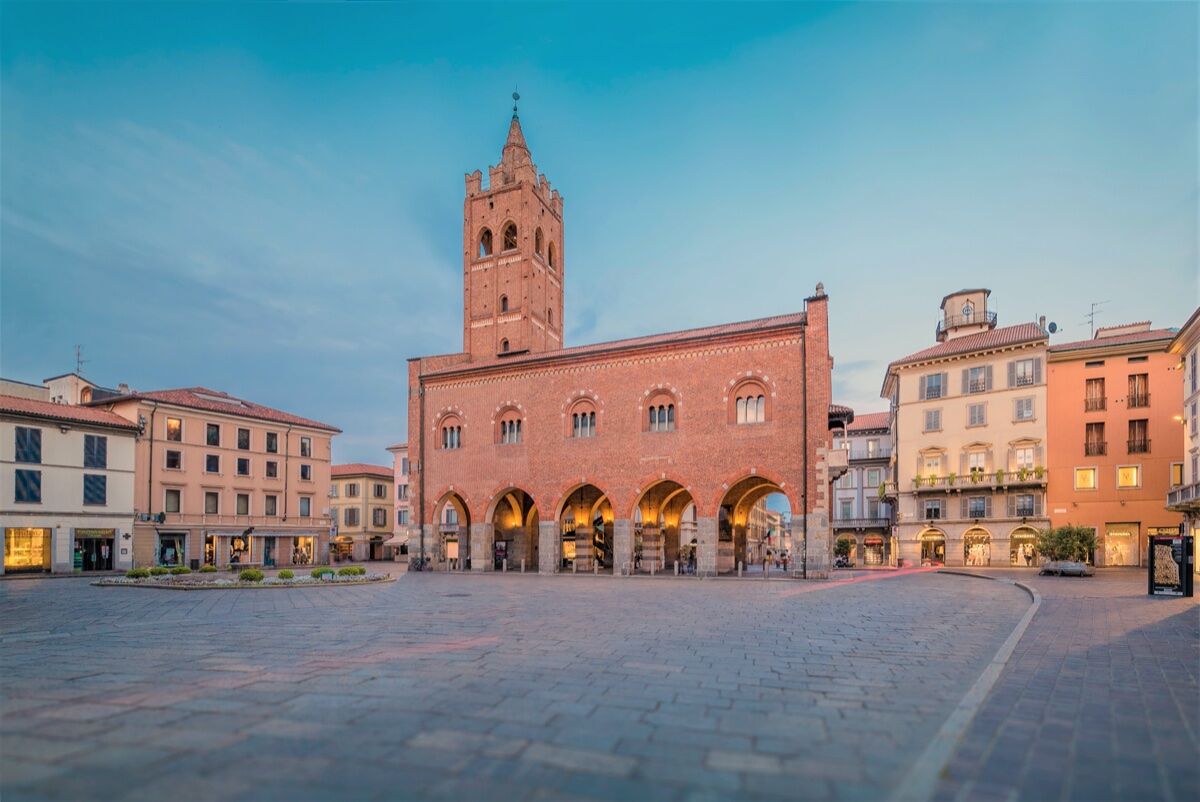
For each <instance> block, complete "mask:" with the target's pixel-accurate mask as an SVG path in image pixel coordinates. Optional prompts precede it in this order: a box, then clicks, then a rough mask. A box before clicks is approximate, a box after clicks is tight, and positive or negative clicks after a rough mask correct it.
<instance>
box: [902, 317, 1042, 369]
mask: <svg viewBox="0 0 1200 802" xmlns="http://www.w3.org/2000/svg"><path fill="white" fill-rule="evenodd" d="M1048 338H1049V335H1048V334H1047V333H1046V331H1045V330H1044V329H1042V327H1041V326H1039V325H1038V324H1036V323H1018V324H1017V325H1015V326H1003V327H1001V328H997V329H992V330H991V331H981V332H979V333H978V334H968V335H967V336H966V337H958V338H956V339H953V340H947V341H946V342H944V343H938V344H937V345H935V346H933V347H932V348H926V349H924V350H923V351H917V352H916V353H914V354H909V355H908V356H906V357H902V358H900V359H897V360H895V361H894V362H892V363H891V364H890V365H888V372H889V373H890V372H891V371H892V368H897V367H900V366H902V365H909V364H912V363H914V362H928V361H929V360H932V359H943V358H945V357H948V356H955V355H957V354H969V353H971V352H972V351H990V350H992V349H995V348H1005V347H1007V346H1010V345H1020V344H1022V343H1026V342H1036V341H1038V340H1045V339H1048Z"/></svg>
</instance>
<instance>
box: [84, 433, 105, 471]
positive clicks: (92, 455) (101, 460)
mask: <svg viewBox="0 0 1200 802" xmlns="http://www.w3.org/2000/svg"><path fill="white" fill-rule="evenodd" d="M83 467H85V468H107V467H108V438H107V437H104V436H102V435H98V434H85V435H84V436H83Z"/></svg>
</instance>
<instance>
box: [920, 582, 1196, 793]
mask: <svg viewBox="0 0 1200 802" xmlns="http://www.w3.org/2000/svg"><path fill="white" fill-rule="evenodd" d="M992 573H993V575H1000V576H1007V577H1010V578H1017V579H1020V580H1021V581H1024V582H1026V583H1027V584H1029V585H1031V586H1033V587H1034V588H1036V589H1037V590H1038V592H1039V593H1041V594H1042V597H1043V601H1042V606H1041V608H1040V610H1039V611H1038V613H1037V615H1036V616H1035V617H1034V619H1033V620H1032V621H1031V622H1030V625H1029V628H1028V629H1027V630H1026V631H1025V635H1024V636H1023V637H1022V638H1021V640H1020V642H1019V643H1018V644H1017V647H1016V649H1015V651H1014V652H1013V655H1012V657H1011V659H1010V661H1009V663H1008V665H1007V666H1006V667H1005V669H1004V671H1003V672H1002V673H1001V675H1000V678H999V679H998V680H997V682H996V684H995V685H994V686H993V688H992V691H991V693H990V694H989V695H988V697H987V699H986V700H985V701H984V704H983V707H982V708H981V709H980V710H979V712H978V713H977V714H976V716H975V718H974V719H973V720H972V722H971V724H970V726H969V727H968V729H967V732H966V734H965V735H964V737H963V739H962V741H961V742H960V743H959V745H958V748H957V749H956V751H955V752H954V754H953V756H952V757H951V759H950V761H949V763H948V764H947V766H946V769H945V770H944V772H943V780H942V782H941V784H940V785H939V787H938V790H937V793H936V795H935V798H936V799H938V800H944V801H945V802H949V801H950V800H980V801H981V802H982V801H983V800H1030V801H1036V800H1078V801H1079V802H1094V800H1137V802H1142V800H1171V801H1174V802H1185V800H1187V801H1188V802H1190V801H1191V800H1196V799H1200V737H1198V736H1200V685H1198V676H1200V608H1198V607H1197V605H1196V602H1197V599H1168V598H1162V597H1150V596H1147V595H1146V574H1145V572H1144V571H1142V570H1137V569H1131V570H1117V569H1106V570H1101V571H1100V572H1098V574H1097V576H1095V577H1091V578H1086V579H1079V578H1074V577H1065V578H1060V577H1038V576H1030V575H1029V574H1028V573H1022V572H1016V571H997V572H992Z"/></svg>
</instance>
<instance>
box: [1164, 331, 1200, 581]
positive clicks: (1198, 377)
mask: <svg viewBox="0 0 1200 802" xmlns="http://www.w3.org/2000/svg"><path fill="white" fill-rule="evenodd" d="M1170 353H1171V355H1172V356H1174V357H1176V358H1178V359H1179V365H1178V369H1179V370H1182V371H1183V414H1182V415H1181V416H1180V422H1181V423H1182V424H1183V426H1182V428H1183V435H1182V436H1183V484H1181V485H1180V486H1179V487H1178V488H1176V489H1174V490H1172V491H1171V492H1170V493H1169V494H1168V495H1167V509H1169V510H1172V511H1174V512H1180V513H1183V527H1184V531H1185V533H1187V534H1190V535H1192V536H1193V538H1194V539H1193V541H1192V548H1193V553H1192V569H1193V570H1194V571H1196V572H1197V573H1200V549H1197V548H1196V544H1197V543H1198V542H1200V308H1198V309H1196V311H1194V312H1192V314H1191V316H1190V317H1189V318H1188V320H1187V322H1186V323H1184V324H1183V328H1181V329H1180V330H1179V333H1178V334H1176V335H1175V339H1174V340H1172V342H1171V347H1170Z"/></svg>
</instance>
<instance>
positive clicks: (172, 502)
mask: <svg viewBox="0 0 1200 802" xmlns="http://www.w3.org/2000/svg"><path fill="white" fill-rule="evenodd" d="M180 495H181V494H180V491H179V490H178V489H176V488H173V487H172V488H167V490H166V491H165V492H164V493H163V511H165V512H179V505H180Z"/></svg>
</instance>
